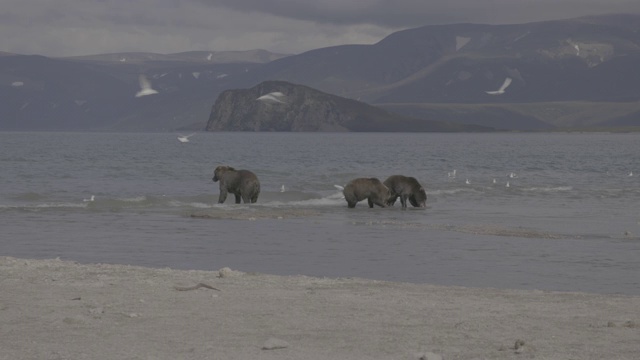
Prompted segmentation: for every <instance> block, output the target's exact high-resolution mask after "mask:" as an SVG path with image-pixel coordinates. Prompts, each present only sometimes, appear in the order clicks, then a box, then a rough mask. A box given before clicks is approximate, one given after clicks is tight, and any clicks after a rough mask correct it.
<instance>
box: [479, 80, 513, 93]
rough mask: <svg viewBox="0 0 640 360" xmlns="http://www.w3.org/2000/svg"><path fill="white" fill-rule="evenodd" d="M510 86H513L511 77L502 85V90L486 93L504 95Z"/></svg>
mask: <svg viewBox="0 0 640 360" xmlns="http://www.w3.org/2000/svg"><path fill="white" fill-rule="evenodd" d="M509 85H511V78H510V77H508V78H506V79H504V83H502V86H500V89H498V90H496V91H485V92H486V93H487V94H489V95H502V94H504V91H505V90H506V89H507V88H508V87H509Z"/></svg>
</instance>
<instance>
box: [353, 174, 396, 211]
mask: <svg viewBox="0 0 640 360" xmlns="http://www.w3.org/2000/svg"><path fill="white" fill-rule="evenodd" d="M342 194H343V195H344V198H345V200H347V206H349V207H350V208H354V207H356V203H357V202H358V201H362V200H364V199H367V201H368V202H369V207H370V208H372V207H373V205H374V204H375V205H378V206H380V207H385V206H386V204H387V201H388V200H389V196H390V193H389V189H388V188H387V187H386V186H384V185H383V184H382V183H381V182H380V180H378V179H377V178H358V179H353V180H351V181H349V183H348V184H347V185H346V186H345V187H344V190H342Z"/></svg>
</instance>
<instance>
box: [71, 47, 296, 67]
mask: <svg viewBox="0 0 640 360" xmlns="http://www.w3.org/2000/svg"><path fill="white" fill-rule="evenodd" d="M286 56H289V55H286V54H276V53H272V52H269V51H266V50H247V51H187V52H181V53H175V54H156V53H143V52H123V53H112V54H98V55H85V56H71V57H66V58H64V59H68V60H81V61H93V62H103V63H134V64H135V63H137V64H144V63H149V62H175V63H191V64H193V63H200V64H230V63H256V64H263V63H268V62H271V61H274V60H277V59H281V58H283V57H286Z"/></svg>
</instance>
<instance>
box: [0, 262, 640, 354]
mask: <svg viewBox="0 0 640 360" xmlns="http://www.w3.org/2000/svg"><path fill="white" fill-rule="evenodd" d="M0 274H1V275H2V276H1V277H0V323H2V324H3V326H2V328H1V329H2V330H1V331H2V333H1V336H0V359H1V360H4V359H43V358H45V359H246V358H260V359H328V358H336V359H338V358H339V359H419V358H421V357H422V358H425V359H430V360H431V359H438V358H442V359H468V360H472V359H514V358H518V359H521V358H536V359H571V358H579V359H603V358H609V359H635V358H637V351H638V345H637V340H638V339H639V338H640V312H638V310H639V309H640V296H633V295H609V294H591V293H578V292H554V291H540V290H504V289H495V288H465V287H457V286H441V285H429V284H413V283H394V282H387V281H376V280H366V279H359V278H314V277H308V276H276V275H266V274H257V273H244V272H241V271H234V270H231V269H228V268H222V269H221V270H219V271H202V270H175V269H169V268H146V267H140V266H131V265H109V264H79V263H76V262H73V261H63V260H58V259H50V260H32V259H21V258H13V257H0Z"/></svg>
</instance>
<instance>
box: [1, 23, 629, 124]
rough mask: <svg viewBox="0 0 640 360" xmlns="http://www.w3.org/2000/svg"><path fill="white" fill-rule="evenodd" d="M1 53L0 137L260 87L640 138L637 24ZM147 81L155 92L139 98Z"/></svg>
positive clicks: (186, 110)
mask: <svg viewBox="0 0 640 360" xmlns="http://www.w3.org/2000/svg"><path fill="white" fill-rule="evenodd" d="M0 55H1V56H0V96H1V97H0V130H110V131H173V130H178V129H204V128H205V127H206V126H207V119H208V118H209V117H210V114H211V106H212V105H213V104H214V102H215V101H216V99H217V98H218V95H220V94H221V93H223V92H224V91H226V90H229V89H249V88H253V87H255V86H257V85H258V84H261V83H263V82H265V81H285V82H288V83H292V84H299V85H305V86H307V87H310V88H313V89H317V90H320V91H321V92H324V93H326V94H333V95H337V96H340V97H342V98H348V99H353V100H357V101H360V102H364V103H368V104H371V105H375V106H376V107H378V108H383V109H385V110H387V111H389V112H394V113H397V114H400V115H403V116H405V117H412V118H420V119H425V120H438V121H443V122H455V123H459V124H471V125H479V126H486V127H493V128H497V129H504V130H522V131H529V130H534V131H536V130H555V129H578V130H579V129H587V128H588V129H614V128H624V129H625V130H628V129H631V130H635V129H640V118H639V117H638V114H640V71H638V70H637V68H638V64H639V63H640V15H639V14H621V15H607V16H594V17H583V18H576V19H568V20H557V21H546V22H534V23H526V24H512V25H481V24H451V25H436V26H424V27H419V28H414V29H408V30H403V31H398V32H396V33H393V34H391V35H389V36H387V37H386V38H384V39H382V40H381V41H379V42H378V43H376V44H372V45H343V46H334V47H327V48H322V49H315V50H311V51H307V52H305V53H302V54H298V55H291V56H286V55H283V54H273V53H269V52H266V51H264V50H254V51H247V52H212V51H193V52H185V53H179V54H150V53H118V54H101V55H91V56H82V57H72V58H58V59H53V58H46V57H42V56H25V55H16V54H8V53H1V54H0ZM140 74H145V75H146V77H147V78H148V79H149V81H150V82H151V83H152V86H153V87H154V88H155V89H156V90H158V92H159V93H158V94H156V95H152V96H146V97H142V98H135V96H134V94H135V93H136V92H137V91H138V90H139V85H138V77H139V75H140ZM503 84H506V85H508V86H506V89H505V90H504V92H497V90H498V89H499V88H500V87H501V86H502V85H503Z"/></svg>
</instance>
